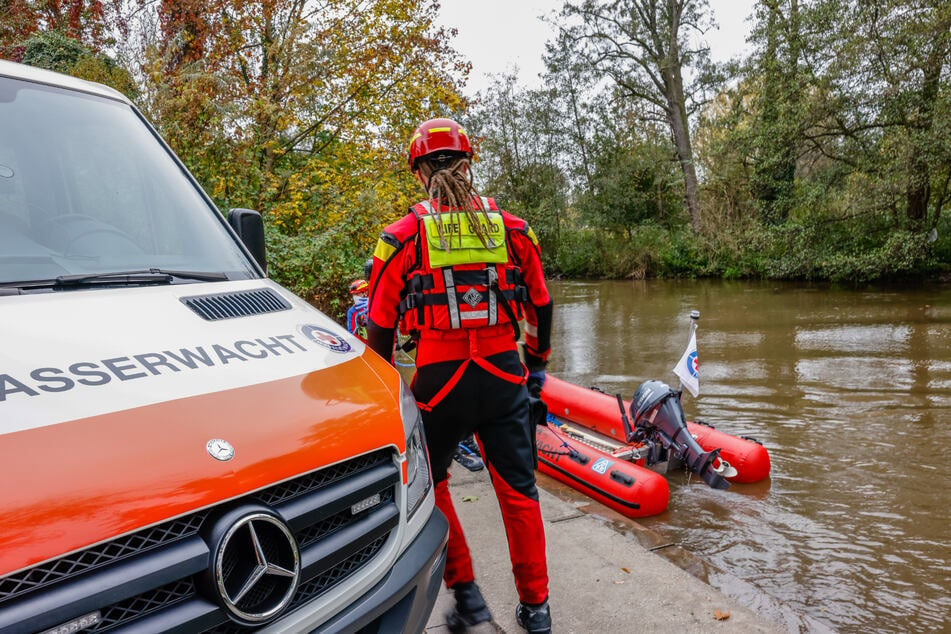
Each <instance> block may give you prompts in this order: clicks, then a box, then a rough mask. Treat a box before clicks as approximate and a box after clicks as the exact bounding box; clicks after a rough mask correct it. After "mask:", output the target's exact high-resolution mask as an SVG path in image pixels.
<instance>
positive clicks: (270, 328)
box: [0, 280, 405, 575]
mask: <svg viewBox="0 0 951 634" xmlns="http://www.w3.org/2000/svg"><path fill="white" fill-rule="evenodd" d="M235 293H237V294H238V295H237V296H238V297H243V296H245V295H248V294H249V293H250V295H251V296H252V297H258V296H259V295H260V294H262V293H263V294H264V295H265V296H266V297H269V298H271V299H275V298H276V299H275V301H274V302H273V303H269V302H265V303H264V304H263V306H264V307H263V308H261V306H257V307H256V308H255V307H253V306H255V305H257V304H255V303H254V302H252V305H253V306H252V308H251V314H243V315H241V316H230V315H226V316H225V317H221V316H219V315H216V314H214V311H212V312H211V313H210V314H211V318H206V317H208V314H205V316H202V315H201V314H199V313H200V312H201V310H199V309H194V308H193V306H195V304H196V301H194V300H195V298H198V299H199V300H201V301H204V300H208V298H211V299H210V300H208V301H209V302H210V303H211V304H212V306H213V307H214V306H217V305H218V304H222V301H223V300H221V298H222V297H225V298H230V297H233V296H234V294H235ZM201 301H199V302H197V303H199V304H200V303H201ZM225 304H227V302H225ZM275 307H276V308H275ZM242 310H244V309H242ZM255 311H257V312H256V314H255ZM0 332H2V333H3V336H2V338H3V346H0V455H2V456H3V457H4V458H3V461H4V476H3V477H4V483H3V487H2V488H0V508H2V509H3V515H4V521H3V522H0V544H3V545H4V547H3V548H2V549H0V575H4V574H7V573H10V572H13V571H15V570H19V569H21V568H24V567H27V566H30V565H34V564H36V563H38V562H41V561H45V560H47V559H49V558H52V557H55V556H60V555H62V554H64V553H68V552H72V551H75V550H78V549H82V548H84V547H87V546H89V545H92V544H95V543H99V542H101V541H104V540H108V539H112V538H114V537H116V536H118V535H122V534H125V533H128V532H132V531H135V530H138V529H140V528H142V527H145V526H149V525H152V524H155V523H158V522H161V521H164V520H166V519H169V518H172V517H177V516H179V515H182V514H185V513H188V512H191V511H193V510H196V509H199V508H203V507H207V506H210V505H213V504H217V503H220V502H222V501H224V500H227V499H230V498H233V497H237V496H240V495H243V494H245V493H247V492H249V491H253V490H257V489H260V488H262V487H265V486H268V485H271V484H274V483H275V482H279V481H282V480H285V479H289V478H292V477H295V476H297V475H299V474H301V473H305V472H308V471H312V470H315V469H319V468H321V467H324V466H327V465H329V464H333V463H335V462H339V461H341V460H344V459H347V458H351V457H353V456H355V455H360V454H363V453H366V452H369V451H373V450H375V449H379V448H380V447H384V446H387V445H392V446H393V447H394V448H395V449H396V450H399V451H403V447H404V442H405V441H404V432H403V425H402V421H401V419H400V415H399V405H398V399H399V385H400V379H399V375H398V374H397V373H396V371H395V370H394V369H392V368H391V367H389V366H388V365H387V364H386V363H385V362H384V361H383V360H382V359H380V358H379V357H378V356H376V355H374V354H372V353H369V352H366V348H365V346H364V344H363V343H361V342H360V340H359V339H357V338H355V337H353V336H352V335H350V334H349V333H347V332H346V330H344V329H343V328H341V327H340V326H339V325H338V324H336V323H335V322H333V321H332V320H331V319H329V318H328V317H326V316H325V315H323V314H321V313H320V312H318V311H316V310H315V309H313V308H312V307H310V306H309V305H308V304H306V303H305V302H303V301H301V300H300V299H299V298H297V297H296V296H293V295H292V294H290V293H288V292H287V291H286V290H284V289H282V288H281V287H279V286H277V285H276V284H273V283H272V282H270V281H268V280H247V281H241V282H229V283H215V284H192V285H175V286H165V287H150V288H137V289H128V288H126V289H110V290H95V291H70V292H69V298H68V299H67V298H65V297H62V296H61V294H59V293H50V294H41V295H28V296H18V297H0ZM217 441H225V443H227V445H230V447H232V448H233V457H231V458H230V459H228V460H221V459H220V458H221V457H223V456H222V455H221V454H220V453H219V452H220V449H221V447H222V444H221V443H219V442H217ZM216 454H218V455H217V456H216Z"/></svg>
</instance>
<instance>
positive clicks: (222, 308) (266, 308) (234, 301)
mask: <svg viewBox="0 0 951 634" xmlns="http://www.w3.org/2000/svg"><path fill="white" fill-rule="evenodd" d="M182 303H184V304H185V305H186V306H188V307H189V308H191V309H192V310H193V311H195V312H196V313H198V315H199V316H200V317H201V318H202V319H207V320H208V321H217V320H219V319H233V318H235V317H247V316H249V315H260V314H263V313H276V312H278V311H281V310H290V309H291V305H290V304H289V303H288V302H287V300H285V299H284V298H283V297H281V296H280V295H278V294H277V293H275V292H274V291H272V290H271V289H269V288H256V289H254V290H250V291H237V292H234V293H217V294H215V295H196V296H192V297H183V298H182Z"/></svg>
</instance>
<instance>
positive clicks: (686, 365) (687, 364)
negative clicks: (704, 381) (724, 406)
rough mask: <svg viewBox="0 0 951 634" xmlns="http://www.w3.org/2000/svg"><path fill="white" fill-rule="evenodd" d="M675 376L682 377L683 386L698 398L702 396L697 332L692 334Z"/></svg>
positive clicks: (693, 331) (678, 363) (675, 367)
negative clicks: (699, 395)
mask: <svg viewBox="0 0 951 634" xmlns="http://www.w3.org/2000/svg"><path fill="white" fill-rule="evenodd" d="M674 374H676V375H677V376H679V377H680V382H681V384H682V385H683V386H684V387H685V388H687V391H688V392H690V393H691V394H693V397H694V398H696V397H697V395H698V394H700V363H699V361H698V359H697V331H696V329H693V330H692V331H691V333H690V341H689V342H687V349H686V350H684V355H683V356H682V357H680V361H678V362H677V365H675V366H674Z"/></svg>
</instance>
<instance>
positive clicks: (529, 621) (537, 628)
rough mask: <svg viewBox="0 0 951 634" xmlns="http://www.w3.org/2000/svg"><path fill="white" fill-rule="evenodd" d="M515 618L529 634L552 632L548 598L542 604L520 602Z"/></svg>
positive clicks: (547, 633) (549, 633)
mask: <svg viewBox="0 0 951 634" xmlns="http://www.w3.org/2000/svg"><path fill="white" fill-rule="evenodd" d="M515 620H516V621H518V624H519V625H520V626H522V627H523V628H525V630H526V631H527V632H528V634H551V610H550V609H549V608H548V601H547V600H546V601H545V602H544V603H542V604H541V605H528V604H526V603H519V604H518V607H517V608H515Z"/></svg>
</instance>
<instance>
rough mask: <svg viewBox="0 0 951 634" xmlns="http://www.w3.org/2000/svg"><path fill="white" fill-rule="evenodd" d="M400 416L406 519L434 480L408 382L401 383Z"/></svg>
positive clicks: (416, 408)
mask: <svg viewBox="0 0 951 634" xmlns="http://www.w3.org/2000/svg"><path fill="white" fill-rule="evenodd" d="M400 415H401V416H402V417H403V431H404V432H405V433H406V518H407V519H409V518H411V517H412V516H413V513H415V512H416V510H417V509H418V508H419V506H420V504H421V503H422V501H423V500H424V499H425V498H426V494H427V493H428V492H429V489H430V488H431V487H432V485H433V479H432V477H431V476H430V473H429V453H428V451H427V450H426V436H425V434H424V433H423V419H422V417H421V416H420V415H419V408H418V407H417V406H416V398H415V397H414V396H413V392H412V390H410V389H409V387H408V386H407V385H406V383H405V382H404V383H401V384H400Z"/></svg>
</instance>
